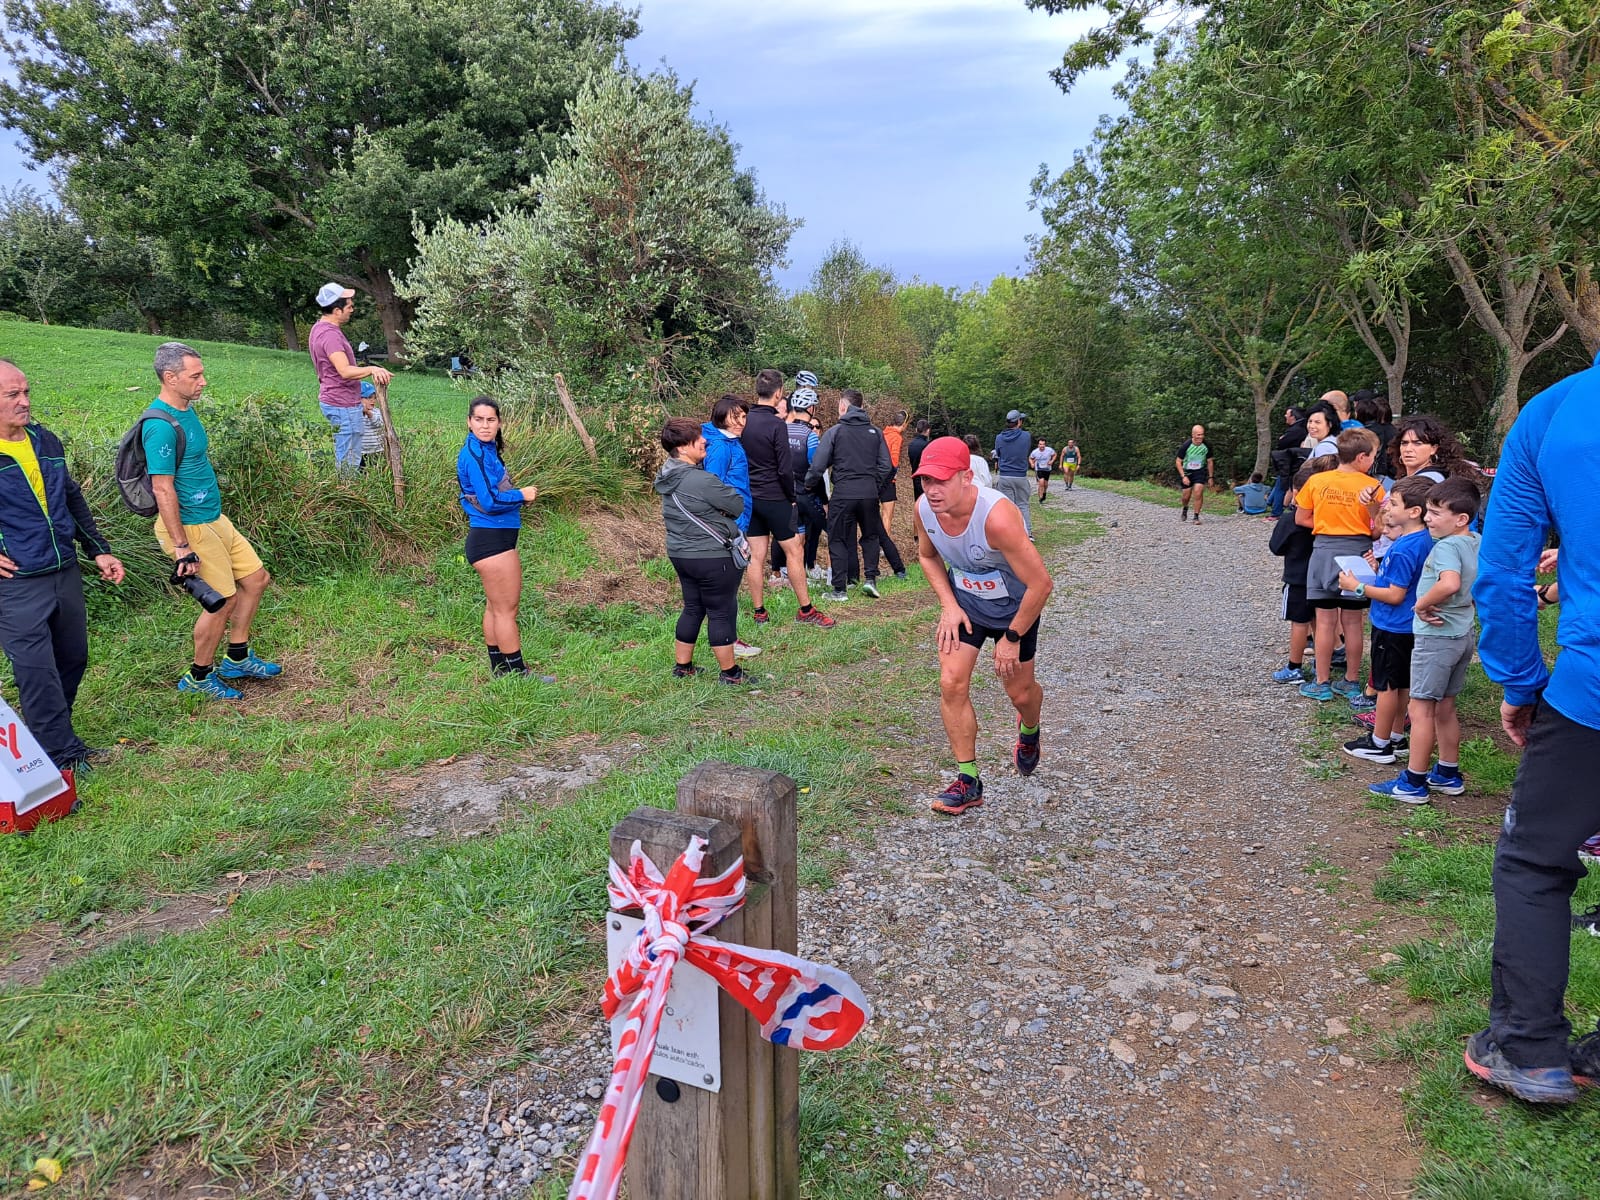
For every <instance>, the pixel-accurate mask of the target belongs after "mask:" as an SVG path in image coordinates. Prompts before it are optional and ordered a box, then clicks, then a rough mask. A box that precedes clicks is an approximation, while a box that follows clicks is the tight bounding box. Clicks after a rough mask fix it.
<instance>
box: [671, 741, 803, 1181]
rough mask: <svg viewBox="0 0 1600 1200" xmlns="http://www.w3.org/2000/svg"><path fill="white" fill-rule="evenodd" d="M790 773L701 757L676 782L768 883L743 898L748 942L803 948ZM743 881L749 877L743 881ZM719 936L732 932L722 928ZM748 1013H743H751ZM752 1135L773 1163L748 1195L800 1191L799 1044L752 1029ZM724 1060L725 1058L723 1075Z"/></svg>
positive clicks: (686, 807) (686, 801)
mask: <svg viewBox="0 0 1600 1200" xmlns="http://www.w3.org/2000/svg"><path fill="white" fill-rule="evenodd" d="M797 800H798V796H797V793H796V789H795V783H794V780H792V779H790V778H789V777H788V776H787V775H780V774H779V773H778V772H776V771H761V770H757V769H756V768H754V767H739V766H734V765H733V764H731V763H724V762H704V763H701V764H700V765H699V766H698V767H696V768H695V769H694V770H692V771H690V772H689V773H688V774H687V775H685V776H684V777H683V779H681V780H680V781H679V783H678V811H679V812H680V813H691V814H693V815H695V816H700V817H713V818H715V819H717V820H719V821H726V822H728V823H729V824H731V825H734V826H736V827H737V828H738V830H739V834H740V841H741V844H742V846H743V848H744V870H745V878H746V879H747V880H748V881H750V882H756V883H762V884H765V885H766V886H767V887H768V889H769V892H768V896H767V901H766V903H764V904H762V905H760V906H758V907H753V908H752V907H751V906H749V905H746V912H745V927H744V931H745V942H746V944H747V945H752V946H765V947H770V948H771V949H773V950H781V951H783V952H784V953H785V954H797V953H799V948H800V923H799V894H798V893H799V884H798V880H797V871H798V867H797V860H798V858H799V850H798V836H797V833H796V803H797ZM747 886H748V885H747ZM718 936H719V937H722V938H723V940H724V941H733V940H736V939H734V938H732V937H730V936H728V935H725V934H719V935H718ZM748 1019H749V1018H748V1016H747V1017H746V1020H748ZM748 1061H749V1068H750V1083H749V1092H750V1097H749V1112H750V1126H751V1127H750V1139H751V1144H752V1146H753V1147H758V1148H759V1149H757V1150H755V1151H753V1153H755V1154H756V1156H757V1161H760V1157H761V1155H762V1154H763V1153H764V1152H765V1148H767V1147H770V1148H771V1150H770V1153H771V1154H772V1170H771V1171H770V1172H764V1171H758V1172H756V1174H755V1175H754V1176H753V1177H752V1180H751V1183H752V1188H751V1191H750V1193H749V1194H750V1198H751V1200H796V1198H797V1197H798V1196H799V1195H800V1052H799V1051H798V1050H796V1049H793V1048H792V1047H788V1046H774V1045H773V1044H772V1043H771V1042H768V1041H765V1040H763V1039H762V1038H761V1037H760V1036H759V1035H754V1044H753V1045H752V1047H751V1052H750V1057H749V1060H748ZM727 1074H728V1068H727V1065H726V1062H724V1065H723V1075H724V1077H726V1076H727Z"/></svg>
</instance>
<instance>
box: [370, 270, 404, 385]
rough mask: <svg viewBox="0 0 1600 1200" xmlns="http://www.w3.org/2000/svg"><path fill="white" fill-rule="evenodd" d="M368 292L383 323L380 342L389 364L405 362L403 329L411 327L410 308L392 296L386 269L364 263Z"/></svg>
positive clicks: (398, 297) (392, 290) (390, 282)
mask: <svg viewBox="0 0 1600 1200" xmlns="http://www.w3.org/2000/svg"><path fill="white" fill-rule="evenodd" d="M364 265H365V267H366V278H365V279H364V280H363V282H364V283H365V284H366V287H367V291H368V292H369V293H370V294H371V296H372V302H373V304H375V305H377V308H378V319H379V320H381V321H382V322H383V341H384V345H385V348H386V349H387V351H388V354H389V361H390V363H392V364H396V365H398V364H401V363H404V362H405V361H406V330H407V329H409V328H410V326H411V305H410V304H409V303H407V302H406V301H405V300H403V299H402V298H401V297H400V296H398V295H396V294H395V290H394V276H392V275H391V274H390V273H389V268H388V267H385V266H382V265H380V264H378V263H375V262H372V261H370V260H366V261H365V262H364Z"/></svg>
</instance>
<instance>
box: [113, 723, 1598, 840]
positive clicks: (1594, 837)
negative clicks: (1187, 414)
mask: <svg viewBox="0 0 1600 1200" xmlns="http://www.w3.org/2000/svg"><path fill="white" fill-rule="evenodd" d="M89 754H90V755H91V756H93V754H94V751H93V750H90V751H89ZM1578 858H1579V860H1580V861H1582V862H1585V863H1588V864H1589V865H1591V866H1593V865H1594V864H1595V863H1600V833H1597V834H1595V835H1594V836H1593V837H1592V838H1590V839H1589V840H1588V841H1587V842H1585V843H1584V844H1583V845H1581V846H1579V847H1578Z"/></svg>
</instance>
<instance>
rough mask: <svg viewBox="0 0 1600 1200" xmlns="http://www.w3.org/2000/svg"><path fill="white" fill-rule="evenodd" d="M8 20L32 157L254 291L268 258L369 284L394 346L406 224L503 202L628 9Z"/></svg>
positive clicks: (533, 7)
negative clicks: (396, 282) (398, 277)
mask: <svg viewBox="0 0 1600 1200" xmlns="http://www.w3.org/2000/svg"><path fill="white" fill-rule="evenodd" d="M6 28H7V30H8V31H9V32H8V35H7V37H6V38H5V39H4V45H5V48H6V49H7V50H8V51H9V53H10V55H11V58H12V61H13V63H14V65H15V71H16V79H15V82H13V83H7V84H5V85H4V86H0V120H3V122H4V124H5V125H6V126H8V127H9V128H12V129H15V130H18V131H19V132H20V133H21V134H22V137H23V139H24V141H25V143H26V146H27V149H28V152H29V154H30V155H31V156H32V157H33V158H34V160H35V161H37V162H40V163H47V164H50V165H52V166H55V167H57V168H58V169H59V170H60V171H61V172H62V173H64V175H65V176H66V178H67V180H68V181H69V182H70V185H71V187H72V189H73V190H74V192H76V193H78V194H80V195H82V196H84V197H85V198H92V200H93V203H94V204H95V205H96V206H98V207H100V208H103V209H104V210H105V211H106V213H107V214H108V215H110V216H111V217H112V218H113V219H114V221H115V223H116V225H117V226H118V227H119V228H121V229H123V230H125V231H128V232H137V233H142V234H146V235H150V236H154V237H159V238H164V239H167V240H169V241H170V242H172V243H173V245H174V247H175V251H176V253H178V255H179V256H180V257H183V258H185V259H187V260H188V261H192V262H194V263H196V264H209V265H214V266H215V267H216V268H217V269H218V270H219V271H227V272H237V273H241V274H239V275H238V276H237V278H239V279H241V280H242V281H243V282H244V283H245V284H246V286H248V287H249V288H251V289H252V290H257V291H261V292H263V293H268V294H270V293H272V292H274V291H278V292H283V290H284V289H283V286H282V282H281V281H282V276H283V274H284V272H285V267H286V266H287V267H288V268H291V269H292V270H293V272H294V276H295V280H296V286H295V287H294V288H293V289H292V294H294V295H297V296H304V295H307V294H309V293H310V291H311V290H312V289H313V288H314V286H315V284H316V283H318V282H321V281H323V280H324V279H325V278H332V279H335V280H339V281H341V282H343V283H345V284H347V285H348V286H355V287H361V288H363V289H365V290H367V291H368V292H369V293H370V294H371V295H372V297H373V299H374V301H375V302H376V303H377V305H378V308H379V310H380V312H381V313H382V316H383V325H384V332H385V335H386V337H387V338H388V339H389V349H390V352H391V354H394V355H396V356H398V355H400V354H401V353H403V349H404V344H403V334H404V330H405V327H406V323H407V319H408V313H407V308H406V303H405V301H404V298H403V297H401V296H399V295H398V294H397V293H396V291H395V288H394V275H395V273H396V272H398V271H400V270H402V269H403V267H404V264H405V262H406V260H407V259H408V258H409V257H410V255H411V253H412V250H413V241H412V229H413V219H414V218H420V219H421V220H422V221H423V222H424V223H432V222H435V221H437V220H438V219H440V218H442V217H445V216H450V217H454V218H456V219H458V220H465V221H472V220H479V219H482V218H484V217H485V216H487V215H488V214H489V213H490V212H492V211H493V210H494V209H495V208H496V207H497V206H499V205H503V204H505V203H507V201H508V198H509V197H510V196H511V194H512V193H513V192H514V190H515V189H516V188H517V187H518V186H519V185H521V184H522V183H523V182H524V181H526V180H527V179H528V177H529V176H531V175H533V174H536V173H538V172H540V171H542V170H543V169H544V166H545V163H546V161H547V159H548V157H549V155H550V154H551V153H552V152H553V151H554V150H555V148H556V147H557V146H558V145H559V142H560V137H561V135H562V133H563V131H564V130H565V129H566V128H567V106H568V104H569V103H570V102H571V101H572V99H573V98H574V97H575V96H576V94H577V92H578V88H579V86H580V84H581V83H582V82H583V80H584V79H585V78H587V77H588V76H589V75H590V74H591V73H593V72H595V71H603V70H607V69H609V68H610V67H611V66H612V64H613V63H614V62H615V61H616V59H617V57H618V55H619V53H620V51H621V47H622V45H623V43H624V42H625V41H626V40H627V39H628V38H630V37H632V36H633V35H634V33H635V32H636V23H635V20H634V17H633V16H632V14H631V13H629V12H627V11H625V10H623V9H620V8H618V7H615V6H613V5H609V4H601V3H597V2H591V0H412V2H411V3H407V4H392V3H389V2H388V0H251V2H250V3H248V4H246V3H222V4H218V3H215V2H214V0H11V2H10V3H8V4H7V6H6ZM262 250H265V251H266V252H267V254H266V255H265V256H263V255H262V254H261V253H260V251H262ZM269 259H270V261H269ZM252 268H259V269H260V272H261V276H257V275H254V274H252ZM263 276H264V278H265V279H266V280H267V281H268V284H267V286H261V285H260V283H259V279H260V278H261V277H263ZM232 277H233V276H226V277H217V276H213V279H214V281H215V282H218V283H226V282H228V279H229V278H232ZM285 294H287V293H285Z"/></svg>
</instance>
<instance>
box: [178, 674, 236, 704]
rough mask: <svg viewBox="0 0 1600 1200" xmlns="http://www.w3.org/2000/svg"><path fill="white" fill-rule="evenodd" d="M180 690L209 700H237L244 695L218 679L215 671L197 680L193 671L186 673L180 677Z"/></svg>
mask: <svg viewBox="0 0 1600 1200" xmlns="http://www.w3.org/2000/svg"><path fill="white" fill-rule="evenodd" d="M178 690H179V691H180V692H192V693H194V694H195V695H196V696H204V697H205V698H206V699H207V700H237V699H239V697H241V696H243V695H244V693H243V692H241V691H240V690H239V689H238V688H231V687H229V686H228V685H227V684H225V683H223V682H222V680H220V679H218V678H217V673H216V671H215V670H213V671H212V672H211V673H210V674H209V675H207V676H206V677H205V678H204V679H196V678H195V677H194V672H193V671H185V672H184V673H183V674H182V675H180V676H178Z"/></svg>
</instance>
